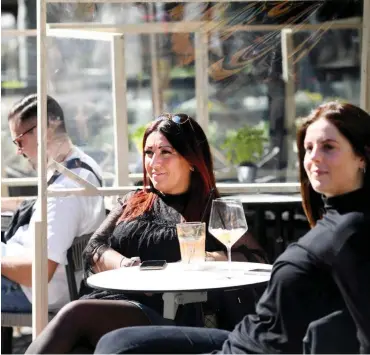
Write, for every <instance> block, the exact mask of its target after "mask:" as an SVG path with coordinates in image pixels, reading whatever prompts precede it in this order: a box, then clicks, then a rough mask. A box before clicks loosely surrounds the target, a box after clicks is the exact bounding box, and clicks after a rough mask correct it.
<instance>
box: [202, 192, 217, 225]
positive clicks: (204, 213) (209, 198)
mask: <svg viewBox="0 0 370 355" xmlns="http://www.w3.org/2000/svg"><path fill="white" fill-rule="evenodd" d="M214 192H215V188H214V187H212V189H211V191H210V192H209V195H208V200H207V204H206V208H205V209H204V211H203V215H202V218H201V219H200V221H201V222H204V218H205V216H206V212H207V210H208V207H209V204H210V203H211V201H212V197H213V194H214Z"/></svg>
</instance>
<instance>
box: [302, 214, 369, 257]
mask: <svg viewBox="0 0 370 355" xmlns="http://www.w3.org/2000/svg"><path fill="white" fill-rule="evenodd" d="M369 222H370V219H369V214H368V213H366V212H362V211H355V212H349V213H345V214H339V213H337V212H335V213H328V214H326V215H325V216H324V217H323V218H322V219H321V220H319V221H318V222H317V224H316V226H315V227H313V228H312V229H311V230H310V231H309V232H307V233H306V234H305V235H304V236H303V237H302V238H301V239H300V240H299V241H298V242H297V244H298V245H299V246H301V247H302V248H304V249H306V250H307V251H308V252H310V253H312V254H313V255H315V256H316V257H317V258H318V259H320V260H321V261H323V262H324V263H325V264H331V263H332V261H333V260H334V259H335V258H336V256H337V255H338V253H339V252H340V250H341V249H342V248H343V246H344V245H345V244H346V243H347V242H348V241H349V240H350V239H352V238H355V237H356V236H360V235H362V234H363V233H364V232H365V231H366V230H367V229H368V226H369V224H370V223H369Z"/></svg>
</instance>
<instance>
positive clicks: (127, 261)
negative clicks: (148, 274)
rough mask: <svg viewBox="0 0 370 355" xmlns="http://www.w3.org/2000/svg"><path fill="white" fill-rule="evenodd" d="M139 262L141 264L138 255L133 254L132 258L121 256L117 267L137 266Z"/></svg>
mask: <svg viewBox="0 0 370 355" xmlns="http://www.w3.org/2000/svg"><path fill="white" fill-rule="evenodd" d="M140 264H141V260H140V257H139V256H133V257H132V258H126V257H125V256H123V257H122V260H121V262H120V264H119V267H131V266H137V265H140Z"/></svg>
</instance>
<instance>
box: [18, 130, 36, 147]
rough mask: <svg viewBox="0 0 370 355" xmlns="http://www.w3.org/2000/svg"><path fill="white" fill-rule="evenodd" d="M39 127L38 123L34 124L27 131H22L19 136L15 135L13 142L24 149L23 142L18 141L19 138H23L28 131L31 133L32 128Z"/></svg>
mask: <svg viewBox="0 0 370 355" xmlns="http://www.w3.org/2000/svg"><path fill="white" fill-rule="evenodd" d="M36 127H37V124H36V125H34V126H32V127H31V128H30V129H27V131H25V132H23V133H21V134H20V135H19V136H17V137H15V138H14V139H13V143H14V144H15V145H16V146H17V147H18V148H19V149H22V142H20V141H19V142H18V140H19V139H20V138H22V137H23V136H25V135H26V134H27V133H30V132H32V130H33V129H34V128H36Z"/></svg>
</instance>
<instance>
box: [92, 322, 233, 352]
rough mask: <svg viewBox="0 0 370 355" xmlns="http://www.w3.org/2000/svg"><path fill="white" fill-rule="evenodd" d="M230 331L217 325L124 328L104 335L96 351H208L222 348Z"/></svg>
mask: <svg viewBox="0 0 370 355" xmlns="http://www.w3.org/2000/svg"><path fill="white" fill-rule="evenodd" d="M228 335H229V332H228V331H226V330H221V329H215V328H195V327H178V326H143V327H131V328H122V329H118V330H114V331H112V332H110V333H108V334H106V335H104V336H103V337H102V338H101V339H100V341H99V342H98V345H97V346H96V349H95V354H205V353H211V352H213V351H217V350H221V348H222V344H223V343H224V341H225V340H226V339H227V337H228Z"/></svg>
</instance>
